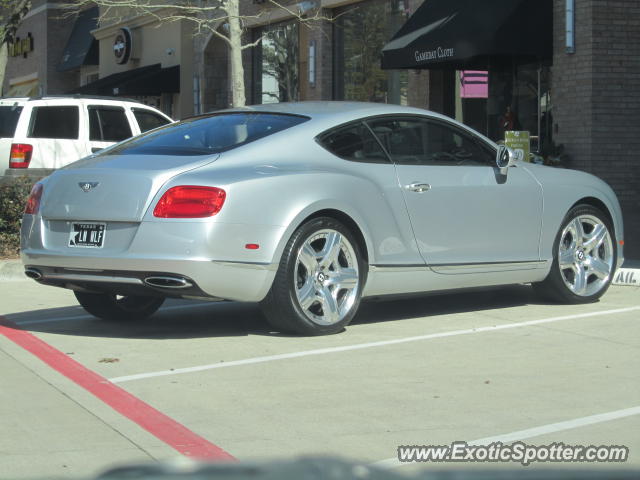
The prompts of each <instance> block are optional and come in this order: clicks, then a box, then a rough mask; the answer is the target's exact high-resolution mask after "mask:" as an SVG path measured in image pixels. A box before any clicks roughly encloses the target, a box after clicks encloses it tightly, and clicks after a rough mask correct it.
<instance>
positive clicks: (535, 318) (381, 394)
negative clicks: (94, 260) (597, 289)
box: [0, 281, 640, 479]
mask: <svg viewBox="0 0 640 480" xmlns="http://www.w3.org/2000/svg"><path fill="white" fill-rule="evenodd" d="M0 290H1V292H2V293H1V296H2V302H1V304H0V318H2V319H3V320H1V322H2V325H1V326H0V370H1V371H2V374H1V375H0V431H2V432H3V435H2V436H0V472H1V473H0V478H3V479H5V478H30V479H33V478H48V477H51V476H52V475H57V476H60V477H69V476H73V477H78V476H84V475H95V474H96V473H98V472H100V471H101V470H103V469H104V468H106V467H109V466H112V465H114V464H121V463H125V462H139V461H152V460H164V459H170V458H174V457H176V456H180V455H191V454H193V456H196V457H197V456H203V457H206V458H209V459H214V460H215V459H223V458H226V459H230V458H231V457H233V458H235V459H237V460H260V459H272V458H279V459H286V458H296V457H299V456H301V455H309V454H312V455H338V456H341V457H345V458H351V459H355V460H359V461H364V462H367V463H378V464H382V465H385V466H387V467H394V468H395V467H397V468H398V470H399V471H405V472H412V471H415V470H417V469H424V468H429V467H430V465H425V464H409V465H405V466H400V467H398V465H397V462H395V461H394V458H395V457H396V452H397V447H398V446H399V445H443V444H449V443H451V442H453V441H456V440H464V441H473V440H479V439H485V440H486V439H504V441H505V442H506V441H513V440H514V439H522V440H523V441H526V442H527V443H531V444H535V445H544V444H549V443H553V442H564V443H565V444H572V445H573V444H580V445H592V444H593V445H625V446H627V447H629V449H630V457H629V460H628V461H627V462H626V463H625V464H622V465H620V464H615V465H613V464H589V465H586V464H583V465H576V464H570V465H566V466H572V467H576V466H582V467H586V468H611V467H614V466H623V467H636V468H638V467H640V453H638V452H640V433H639V432H640V382H639V381H638V375H637V372H638V371H640V335H639V334H640V323H639V322H638V318H640V287H635V286H613V287H612V288H611V289H610V290H609V292H608V293H607V294H606V295H605V296H604V297H603V298H602V299H601V300H600V301H599V302H597V303H595V304H589V305H578V306H567V305H556V304H549V303H545V302H541V301H539V300H538V299H537V298H536V297H534V296H533V294H532V291H531V289H530V287H528V286H513V287H507V288H503V289H494V290H484V291H479V292H470V293H457V294H450V295H440V296H425V297H420V298H412V299H405V300H394V301H388V302H380V303H364V304H363V305H362V307H361V311H360V312H359V314H358V316H357V317H356V319H355V320H354V322H353V323H352V325H350V326H349V327H348V328H347V330H346V331H345V332H343V333H341V334H338V335H332V336H327V337H314V338H302V337H293V336H283V335H280V334H278V333H276V332H271V331H270V330H269V328H268V327H267V325H266V323H265V322H264V320H263V319H262V316H261V314H260V311H259V309H258V308H257V306H255V305H253V304H240V303H230V302H229V303H202V302H187V301H169V302H167V303H166V304H165V306H164V307H163V308H162V309H161V310H160V311H159V312H158V313H157V314H156V315H154V316H153V317H151V318H149V319H147V320H144V321H139V322H130V323H116V322H105V321H100V320H98V319H95V318H93V317H91V316H89V315H87V314H85V313H84V311H83V310H82V309H81V308H80V307H78V306H77V303H76V301H75V298H74V297H73V294H72V293H71V292H70V291H66V290H61V289H56V288H51V287H44V286H40V285H38V284H36V283H35V282H32V281H12V282H1V283H0ZM539 427H540V428H539ZM185 445H186V446H185ZM193 452H196V453H193ZM504 466H505V467H509V468H518V467H519V466H518V465H517V464H516V465H514V464H506V465H504ZM539 466H542V467H548V466H549V464H539V465H533V466H532V467H526V468H538V467H539ZM554 466H557V465H554ZM438 467H439V468H441V467H443V465H438ZM446 467H447V468H472V467H473V468H485V467H487V465H485V464H455V465H446ZM490 467H492V468H495V467H496V465H495V464H491V465H490ZM519 468H525V467H519Z"/></svg>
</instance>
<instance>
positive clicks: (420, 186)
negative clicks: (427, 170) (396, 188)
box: [404, 182, 431, 193]
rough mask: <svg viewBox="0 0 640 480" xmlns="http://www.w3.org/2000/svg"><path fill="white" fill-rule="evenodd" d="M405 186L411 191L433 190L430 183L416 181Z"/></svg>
mask: <svg viewBox="0 0 640 480" xmlns="http://www.w3.org/2000/svg"><path fill="white" fill-rule="evenodd" d="M404 188H405V189H407V190H409V191H410V192H417V193H424V192H427V191H429V190H431V185H429V184H428V183H419V182H414V183H410V184H409V185H405V186H404Z"/></svg>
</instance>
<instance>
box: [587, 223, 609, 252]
mask: <svg viewBox="0 0 640 480" xmlns="http://www.w3.org/2000/svg"><path fill="white" fill-rule="evenodd" d="M608 233H609V232H608V231H607V227H605V226H604V225H595V226H594V227H593V231H592V232H591V233H589V234H588V235H585V237H584V242H583V244H582V246H583V248H584V250H585V251H586V252H591V251H593V250H597V249H598V247H599V246H600V245H602V242H603V241H604V239H605V238H606V237H607V235H608Z"/></svg>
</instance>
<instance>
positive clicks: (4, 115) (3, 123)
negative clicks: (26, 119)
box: [0, 105, 22, 138]
mask: <svg viewBox="0 0 640 480" xmlns="http://www.w3.org/2000/svg"><path fill="white" fill-rule="evenodd" d="M21 112H22V107H18V106H16V105H12V106H2V107H0V138H7V137H13V135H14V134H15V133H16V125H18V119H19V118H20V113H21Z"/></svg>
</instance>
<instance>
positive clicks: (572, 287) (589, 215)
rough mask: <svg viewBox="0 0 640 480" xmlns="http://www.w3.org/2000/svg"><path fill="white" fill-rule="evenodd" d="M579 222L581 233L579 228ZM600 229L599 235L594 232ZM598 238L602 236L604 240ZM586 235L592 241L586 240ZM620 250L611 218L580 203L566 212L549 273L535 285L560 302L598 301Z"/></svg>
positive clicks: (540, 291)
mask: <svg viewBox="0 0 640 480" xmlns="http://www.w3.org/2000/svg"><path fill="white" fill-rule="evenodd" d="M578 223H579V224H580V228H581V229H582V230H581V232H582V235H581V234H580V232H579V231H578V230H577V229H576V226H577V224H578ZM605 229H606V230H605ZM597 232H600V233H599V235H595V234H596V233H597ZM579 237H581V238H579ZM596 237H597V238H600V237H602V238H601V241H596V240H597V238H596ZM586 238H591V239H592V242H588V241H587V242H585V241H584V240H585V239H586ZM617 252H618V251H617V244H616V237H615V232H614V229H613V226H612V225H611V221H610V220H609V217H608V216H607V215H605V214H604V213H603V212H602V211H601V210H599V209H597V208H595V207H593V206H591V205H577V206H575V207H573V208H572V209H571V210H570V211H569V212H568V213H567V215H566V216H565V218H564V220H563V221H562V224H561V225H560V229H559V230H558V233H557V234H556V239H555V241H554V244H553V263H552V265H551V271H550V272H549V275H547V278H545V279H544V280H543V281H542V282H540V283H534V284H533V287H534V289H535V291H536V292H537V293H539V294H540V295H541V296H544V297H546V298H548V299H551V300H554V301H558V302H561V303H568V304H579V303H591V302H595V301H596V300H598V299H599V298H600V297H601V296H602V295H604V293H605V292H606V291H607V289H608V288H609V285H611V281H612V279H613V275H614V273H615V268H616V263H617V258H618V253H617ZM560 257H563V258H562V259H561V258H560ZM595 267H597V269H596V268H595ZM607 272H608V274H607V275H605V273H607ZM583 286H584V288H582V287H583Z"/></svg>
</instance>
